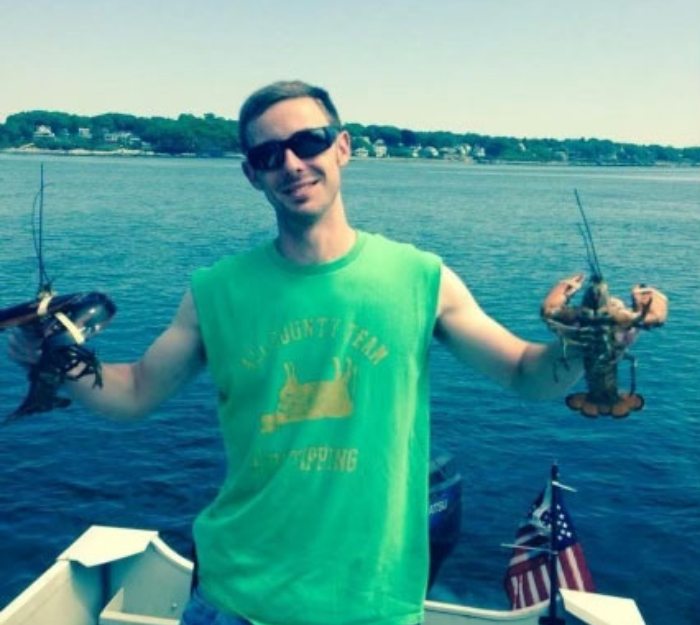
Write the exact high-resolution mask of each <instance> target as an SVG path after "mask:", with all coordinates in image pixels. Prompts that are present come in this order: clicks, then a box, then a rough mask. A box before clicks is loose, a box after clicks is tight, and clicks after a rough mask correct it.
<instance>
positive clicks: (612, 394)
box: [540, 191, 668, 418]
mask: <svg viewBox="0 0 700 625" xmlns="http://www.w3.org/2000/svg"><path fill="white" fill-rule="evenodd" d="M574 194H575V196H576V202H577V204H578V207H579V210H580V212H581V216H582V218H583V226H582V228H581V232H582V235H583V238H584V241H585V243H586V253H587V257H588V264H589V266H590V269H591V277H590V278H589V280H588V283H587V284H586V276H585V274H583V273H579V274H576V275H573V276H570V277H568V278H566V279H564V280H561V281H559V282H558V283H557V284H556V285H555V286H554V287H553V288H552V290H551V291H550V292H549V294H548V295H547V297H545V299H544V301H543V303H542V308H541V311H540V312H541V316H542V318H543V320H544V321H545V322H546V323H547V325H548V326H549V328H550V329H551V330H552V331H553V332H555V333H556V334H557V335H558V336H559V338H560V340H561V341H562V344H563V346H564V361H565V362H566V353H567V346H569V345H575V346H577V347H578V348H579V349H580V350H581V351H582V353H583V364H584V370H585V378H586V385H587V391H586V392H579V393H572V394H570V395H568V396H567V397H566V405H567V406H568V407H569V408H571V409H572V410H577V411H579V412H581V414H583V415H585V416H586V417H597V416H599V415H611V416H613V417H616V418H621V417H626V416H627V415H628V414H629V413H630V412H631V411H633V410H641V409H642V408H643V407H644V398H643V397H642V396H641V395H640V394H638V393H637V392H636V375H635V372H636V359H635V358H634V357H633V356H632V355H630V354H628V353H627V351H626V350H627V347H628V346H629V344H630V343H631V342H632V340H633V339H634V337H635V336H636V334H637V332H638V331H639V330H650V329H652V328H656V327H658V326H660V325H662V324H663V323H664V322H665V321H666V319H667V317H668V300H667V298H666V296H665V295H664V294H663V293H661V292H660V291H658V290H657V289H655V288H653V287H650V286H646V285H644V284H637V285H636V286H634V287H633V288H632V307H631V308H628V307H627V306H625V304H624V302H623V301H622V300H620V299H619V298H617V297H613V296H612V295H610V292H609V290H608V284H607V282H606V281H605V279H604V278H603V273H602V271H601V269H600V264H599V263H598V257H597V254H596V251H595V246H594V244H593V237H592V235H591V230H590V227H589V225H588V221H587V219H586V214H585V212H584V210H583V206H582V204H581V200H580V198H579V195H578V192H576V191H574ZM584 284H586V288H585V290H584V291H583V297H582V299H581V303H580V304H579V305H573V304H572V301H571V300H572V298H573V297H574V295H575V294H576V293H577V292H578V291H580V290H581V288H582V287H583V286H584ZM622 359H625V360H629V361H630V363H631V384H630V390H629V391H628V392H620V391H619V390H618V383H617V373H618V363H619V362H620V360H622Z"/></svg>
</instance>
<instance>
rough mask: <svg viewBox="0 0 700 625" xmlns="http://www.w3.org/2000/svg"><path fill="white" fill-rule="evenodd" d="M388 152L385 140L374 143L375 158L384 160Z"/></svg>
mask: <svg viewBox="0 0 700 625" xmlns="http://www.w3.org/2000/svg"><path fill="white" fill-rule="evenodd" d="M388 152H389V149H388V148H387V147H386V143H384V140H383V139H377V140H376V141H375V142H374V156H376V157H377V158H384V157H385V156H386V155H387V153H388Z"/></svg>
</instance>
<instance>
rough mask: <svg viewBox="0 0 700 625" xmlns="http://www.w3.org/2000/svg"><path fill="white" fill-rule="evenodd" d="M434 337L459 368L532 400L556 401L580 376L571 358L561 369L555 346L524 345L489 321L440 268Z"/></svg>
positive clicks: (455, 280) (449, 273) (458, 281)
mask: <svg viewBox="0 0 700 625" xmlns="http://www.w3.org/2000/svg"><path fill="white" fill-rule="evenodd" d="M436 336H437V338H438V339H439V340H440V341H441V342H442V343H444V344H445V345H446V346H447V347H448V349H450V351H451V352H452V353H453V354H454V355H455V356H456V357H457V358H458V359H459V360H460V361H461V362H464V363H466V364H468V365H470V366H472V367H474V368H475V369H477V370H478V371H481V372H482V373H484V374H485V375H486V376H488V377H489V378H491V379H492V380H495V381H496V382H498V383H499V384H501V385H502V386H504V387H506V388H509V389H512V390H514V391H515V392H517V393H519V394H520V395H522V396H525V397H529V398H533V399H534V398H542V399H545V398H550V397H557V396H559V395H561V394H562V393H563V392H564V391H565V390H566V389H567V388H568V387H569V386H571V385H572V384H573V383H574V382H575V381H576V380H577V379H578V378H579V377H580V376H581V373H582V370H583V366H582V361H581V358H580V357H576V356H574V355H572V354H568V356H569V358H568V360H567V365H566V366H565V365H564V364H563V362H562V349H561V346H560V345H559V343H558V342H552V343H547V344H544V343H531V342H528V341H524V340H523V339H521V338H519V337H517V336H515V335H514V334H512V333H511V332H510V331H509V330H507V329H506V328H505V327H503V326H502V325H501V324H499V323H498V322H497V321H495V320H494V319H492V318H491V317H489V316H488V315H487V314H486V313H485V312H484V311H483V310H482V309H481V307H480V306H479V304H478V303H477V302H476V300H475V299H474V297H473V295H472V294H471V293H470V291H469V289H468V288H467V286H466V285H465V284H464V282H462V280H461V279H460V278H459V277H458V276H457V275H456V274H455V273H454V272H453V271H452V270H451V269H449V268H448V267H445V266H443V268H442V276H441V283H440V297H439V303H438V311H437V324H436ZM555 372H556V375H555Z"/></svg>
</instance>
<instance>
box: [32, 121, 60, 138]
mask: <svg viewBox="0 0 700 625" xmlns="http://www.w3.org/2000/svg"><path fill="white" fill-rule="evenodd" d="M55 136H56V135H55V134H54V133H53V130H51V126H45V125H43V124H40V125H39V126H37V127H36V128H35V129H34V138H35V139H53V138H54V137H55Z"/></svg>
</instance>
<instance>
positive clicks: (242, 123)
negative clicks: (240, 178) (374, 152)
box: [238, 80, 341, 153]
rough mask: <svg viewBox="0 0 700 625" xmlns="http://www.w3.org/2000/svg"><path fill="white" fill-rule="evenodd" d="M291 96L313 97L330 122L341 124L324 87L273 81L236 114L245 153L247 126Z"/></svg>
mask: <svg viewBox="0 0 700 625" xmlns="http://www.w3.org/2000/svg"><path fill="white" fill-rule="evenodd" d="M292 98H313V99H314V100H316V101H317V102H318V103H319V105H320V106H321V108H322V109H323V110H324V111H325V113H326V115H327V116H328V121H330V122H331V124H333V125H334V126H340V125H341V123H340V117H339V116H338V111H337V110H336V108H335V105H334V104H333V101H332V100H331V97H330V95H328V92H327V91H326V90H325V89H322V88H321V87H315V86H313V85H309V84H308V83H305V82H302V81H301V80H280V81H278V82H273V83H272V84H270V85H267V86H265V87H262V88H261V89H258V90H257V91H255V92H254V93H252V94H251V95H250V96H249V97H248V99H247V100H246V101H245V102H244V103H243V106H242V107H241V112H240V115H239V116H238V138H239V141H240V143H241V150H242V151H243V152H244V153H247V152H248V150H249V149H250V147H251V146H250V144H249V142H248V126H250V124H251V123H252V122H253V121H254V120H256V119H257V118H258V117H260V116H261V115H262V114H263V113H264V112H265V111H266V110H267V109H269V108H270V107H271V106H272V105H273V104H277V103H278V102H282V101H283V100H290V99H292Z"/></svg>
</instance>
